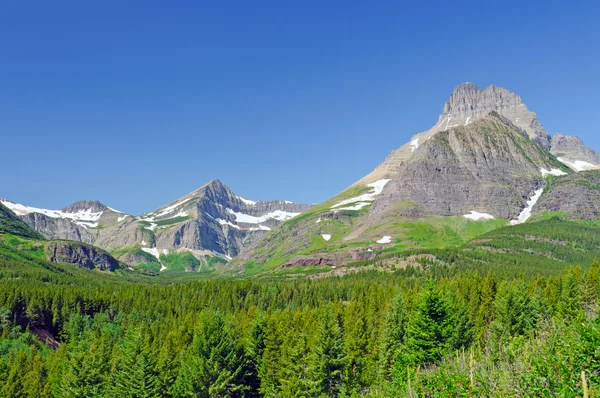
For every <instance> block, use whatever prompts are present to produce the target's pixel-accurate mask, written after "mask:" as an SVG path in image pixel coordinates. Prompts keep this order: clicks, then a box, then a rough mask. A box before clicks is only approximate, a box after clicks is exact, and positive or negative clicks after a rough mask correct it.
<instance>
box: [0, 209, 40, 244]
mask: <svg viewBox="0 0 600 398" xmlns="http://www.w3.org/2000/svg"><path fill="white" fill-rule="evenodd" d="M0 234H13V235H17V236H23V237H26V238H33V239H44V237H43V236H42V235H41V234H40V233H38V232H37V231H35V230H33V229H32V228H30V227H29V226H28V225H27V224H25V223H24V222H23V221H21V219H20V218H19V217H17V216H16V215H15V213H13V212H12V211H11V210H9V209H8V207H6V206H4V205H3V204H2V203H0Z"/></svg>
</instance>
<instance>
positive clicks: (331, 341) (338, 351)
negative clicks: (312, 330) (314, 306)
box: [312, 312, 346, 398]
mask: <svg viewBox="0 0 600 398" xmlns="http://www.w3.org/2000/svg"><path fill="white" fill-rule="evenodd" d="M313 361H314V363H313V365H312V366H313V372H314V373H315V375H314V379H315V380H316V382H317V385H316V388H317V390H318V391H319V392H321V393H323V394H325V395H326V396H328V397H332V398H333V397H337V396H338V394H339V392H340V390H341V389H342V383H343V381H344V373H345V368H346V353H345V352H344V338H343V335H342V329H341V328H340V326H339V324H338V319H337V317H336V316H335V314H334V313H332V312H326V313H325V319H324V320H323V322H322V324H321V326H320V327H319V331H318V333H317V342H316V346H315V352H314V358H313Z"/></svg>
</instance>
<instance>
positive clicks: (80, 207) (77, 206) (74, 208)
mask: <svg viewBox="0 0 600 398" xmlns="http://www.w3.org/2000/svg"><path fill="white" fill-rule="evenodd" d="M107 209H108V207H107V206H106V205H104V204H102V203H100V202H99V201H97V200H79V201H77V202H75V203H73V204H71V205H69V206H67V207H65V208H64V209H62V211H63V212H65V213H77V212H81V211H89V212H91V213H101V212H103V211H104V210H107Z"/></svg>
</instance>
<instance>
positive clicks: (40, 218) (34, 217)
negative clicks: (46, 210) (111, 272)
mask: <svg viewBox="0 0 600 398" xmlns="http://www.w3.org/2000/svg"><path fill="white" fill-rule="evenodd" d="M21 218H22V220H23V221H24V222H25V224H27V225H29V226H30V227H32V228H33V229H35V230H36V231H38V232H39V233H41V234H42V235H44V237H45V238H46V239H67V240H73V241H76V242H83V243H89V244H91V243H92V241H93V235H92V233H91V232H90V231H89V230H88V229H87V228H86V227H83V226H81V225H77V224H75V223H74V222H73V221H71V220H69V219H65V218H53V217H49V216H47V215H45V214H41V213H29V214H25V215H23V216H21Z"/></svg>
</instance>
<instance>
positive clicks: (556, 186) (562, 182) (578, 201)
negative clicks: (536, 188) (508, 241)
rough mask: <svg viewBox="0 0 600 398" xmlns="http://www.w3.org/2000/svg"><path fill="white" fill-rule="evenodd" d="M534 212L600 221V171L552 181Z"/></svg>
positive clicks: (574, 174)
mask: <svg viewBox="0 0 600 398" xmlns="http://www.w3.org/2000/svg"><path fill="white" fill-rule="evenodd" d="M534 210H535V213H538V214H543V213H544V212H547V211H550V212H560V213H561V214H562V215H564V216H566V217H567V218H574V219H582V220H593V221H598V220H600V171H597V170H595V171H585V172H581V173H573V174H571V175H568V176H564V177H560V178H556V179H552V180H551V181H550V182H549V184H548V188H547V189H546V191H545V192H544V195H542V197H541V198H540V200H539V202H538V203H537V204H536V206H535V207H534ZM535 213H534V216H535Z"/></svg>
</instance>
